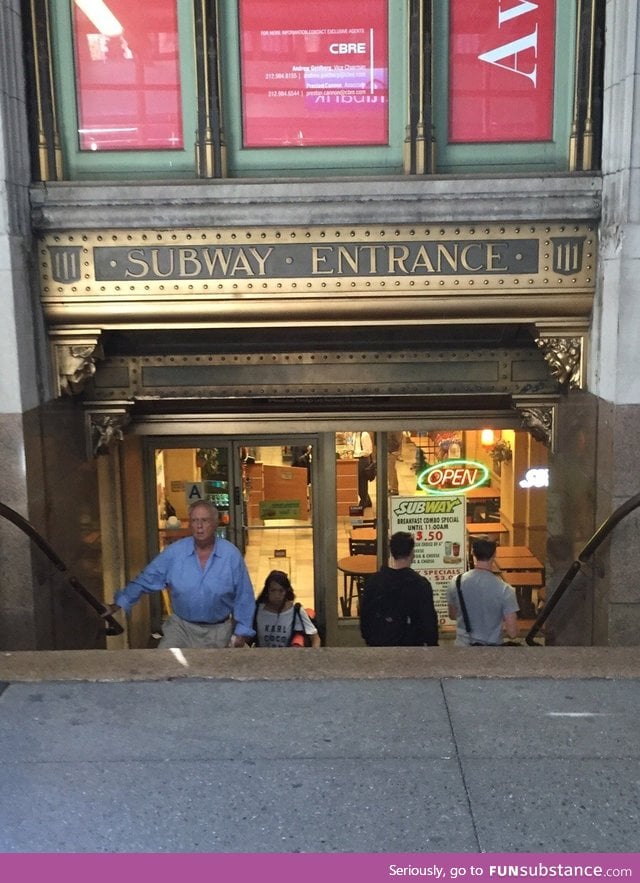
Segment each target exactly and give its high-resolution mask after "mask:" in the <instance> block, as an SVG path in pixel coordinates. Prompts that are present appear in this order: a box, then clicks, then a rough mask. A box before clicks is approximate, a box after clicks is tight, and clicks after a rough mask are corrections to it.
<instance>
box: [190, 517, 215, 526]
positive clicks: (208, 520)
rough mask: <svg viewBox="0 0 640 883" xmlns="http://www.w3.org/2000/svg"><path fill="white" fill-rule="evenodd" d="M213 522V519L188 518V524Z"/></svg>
mask: <svg viewBox="0 0 640 883" xmlns="http://www.w3.org/2000/svg"><path fill="white" fill-rule="evenodd" d="M212 521H213V518H190V519H189V523H190V524H196V525H198V524H210V523H211V522H212Z"/></svg>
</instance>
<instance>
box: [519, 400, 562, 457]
mask: <svg viewBox="0 0 640 883" xmlns="http://www.w3.org/2000/svg"><path fill="white" fill-rule="evenodd" d="M518 411H519V413H520V416H521V417H522V426H523V428H524V429H526V430H528V431H529V432H530V433H531V435H532V436H533V437H534V438H535V439H536V441H539V442H542V443H543V444H544V445H546V447H548V448H550V447H551V446H552V441H553V419H554V408H553V407H549V406H542V407H535V406H524V407H522V406H521V407H519V408H518Z"/></svg>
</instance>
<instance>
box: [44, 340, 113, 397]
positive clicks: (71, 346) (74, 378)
mask: <svg viewBox="0 0 640 883" xmlns="http://www.w3.org/2000/svg"><path fill="white" fill-rule="evenodd" d="M64 337H66V340H65V339H62V340H58V339H56V338H57V335H53V358H54V367H55V371H56V380H57V389H56V392H57V394H58V395H62V394H66V395H76V394H77V393H80V392H83V391H84V388H85V386H86V383H87V381H88V380H90V379H91V378H92V377H93V375H94V374H95V373H96V361H97V360H98V359H102V358H103V352H102V347H101V346H100V344H99V342H98V338H97V336H96V337H91V338H89V339H87V337H86V335H83V336H82V338H80V337H77V338H76V339H73V337H72V336H71V334H69V335H68V336H67V335H64ZM69 338H71V339H69Z"/></svg>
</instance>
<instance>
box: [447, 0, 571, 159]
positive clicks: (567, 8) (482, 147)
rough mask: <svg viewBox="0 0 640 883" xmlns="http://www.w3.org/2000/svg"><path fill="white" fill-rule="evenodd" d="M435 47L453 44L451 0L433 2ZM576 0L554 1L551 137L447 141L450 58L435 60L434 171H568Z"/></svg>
mask: <svg viewBox="0 0 640 883" xmlns="http://www.w3.org/2000/svg"><path fill="white" fill-rule="evenodd" d="M435 10H436V11H435V22H434V30H435V36H434V45H435V46H445V47H448V46H449V0H440V2H439V3H437V4H435ZM575 43H576V4H575V3H565V2H563V3H562V6H560V4H559V3H556V46H555V70H556V75H555V83H554V112H553V140H552V141H546V142H518V143H513V142H512V143H494V142H491V143H484V144H449V143H448V142H447V134H448V125H449V123H448V110H449V102H448V95H449V58H448V52H441V53H436V57H435V60H434V80H435V83H434V92H435V100H434V108H435V111H434V125H435V135H436V150H437V153H436V171H437V172H438V173H439V174H440V173H442V174H449V173H452V172H453V173H459V172H462V173H469V174H473V173H476V172H480V173H482V172H501V171H508V172H535V171H541V172H542V171H566V170H567V166H568V157H569V137H570V134H571V123H572V113H573V86H574V63H573V60H574V58H575V50H576V45H575Z"/></svg>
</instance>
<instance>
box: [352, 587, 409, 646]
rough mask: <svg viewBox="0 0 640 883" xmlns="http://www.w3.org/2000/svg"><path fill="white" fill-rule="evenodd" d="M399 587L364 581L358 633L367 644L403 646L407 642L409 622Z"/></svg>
mask: <svg viewBox="0 0 640 883" xmlns="http://www.w3.org/2000/svg"><path fill="white" fill-rule="evenodd" d="M402 594H403V592H402V588H401V587H400V586H391V587H389V586H385V585H384V584H383V583H382V582H379V581H368V582H367V583H365V587H364V591H363V593H362V600H361V604H360V633H361V634H362V637H363V638H364V640H365V643H366V644H367V645H368V646H369V647H403V646H405V645H406V644H407V643H409V641H408V638H409V631H410V621H409V617H408V616H407V613H406V611H405V609H404V604H403V603H402V600H403V599H402Z"/></svg>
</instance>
